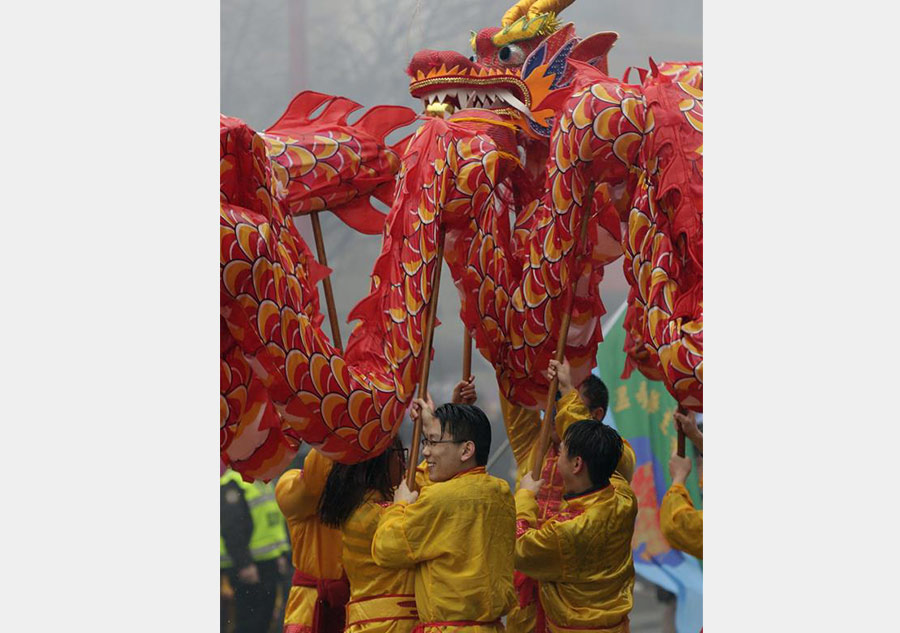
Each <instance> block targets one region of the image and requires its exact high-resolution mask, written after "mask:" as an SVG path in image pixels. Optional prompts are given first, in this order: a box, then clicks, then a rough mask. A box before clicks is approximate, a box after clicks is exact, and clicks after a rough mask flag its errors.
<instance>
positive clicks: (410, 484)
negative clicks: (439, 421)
mask: <svg viewBox="0 0 900 633" xmlns="http://www.w3.org/2000/svg"><path fill="white" fill-rule="evenodd" d="M435 260H436V261H435V269H434V277H433V282H432V291H431V297H430V298H429V300H428V317H427V319H428V320H427V322H426V324H425V341H424V345H423V347H422V353H423V354H424V357H423V358H422V374H421V377H420V379H419V392H418V396H417V397H419V398H422V399H425V400H427V399H428V396H427V394H428V374H429V372H430V370H431V348H432V343H433V341H434V322H435V317H436V315H437V305H438V294H439V293H440V289H441V268H442V267H443V265H444V231H443V230H440V232H439V233H438V244H437V257H436V258H435ZM421 437H422V416H421V415H419V417H418V418H417V419H416V421H415V422H414V423H413V436H412V446H410V447H409V464H408V465H407V470H406V486H407V488H409V489H410V490H414V489H415V485H416V466H417V465H418V461H419V442H420V441H421Z"/></svg>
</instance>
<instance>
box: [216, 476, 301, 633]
mask: <svg viewBox="0 0 900 633" xmlns="http://www.w3.org/2000/svg"><path fill="white" fill-rule="evenodd" d="M220 493H221V496H220V503H219V508H220V522H221V536H220V545H219V547H220V567H221V571H222V573H223V574H224V575H226V576H227V578H228V582H229V584H230V585H231V587H232V588H233V590H234V608H235V633H265V632H266V631H268V629H269V624H270V623H271V621H272V612H273V610H274V608H275V592H276V588H277V585H278V580H279V578H280V577H281V576H282V575H283V574H284V573H285V570H286V569H287V559H286V558H285V557H284V554H285V553H286V552H287V551H288V548H289V545H288V539H287V530H286V529H285V526H284V517H282V516H281V512H280V511H279V509H278V504H277V503H275V492H274V490H273V489H272V485H271V484H267V483H264V482H261V481H255V482H253V483H248V482H246V481H244V480H243V478H242V477H241V476H240V474H238V473H237V472H235V471H233V470H231V469H229V470H226V471H225V474H223V475H222V477H221V479H220ZM223 624H224V623H223Z"/></svg>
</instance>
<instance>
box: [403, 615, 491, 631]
mask: <svg viewBox="0 0 900 633" xmlns="http://www.w3.org/2000/svg"><path fill="white" fill-rule="evenodd" d="M501 624H502V622H501V621H500V618H497V619H496V620H491V621H490V622H479V621H478V620H448V621H447V622H420V623H419V624H418V625H416V628H414V629H413V630H412V633H425V627H426V626H500V625H501Z"/></svg>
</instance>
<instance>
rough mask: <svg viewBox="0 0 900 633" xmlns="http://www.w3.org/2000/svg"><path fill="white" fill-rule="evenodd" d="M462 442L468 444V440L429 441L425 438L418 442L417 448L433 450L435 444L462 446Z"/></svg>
mask: <svg viewBox="0 0 900 633" xmlns="http://www.w3.org/2000/svg"><path fill="white" fill-rule="evenodd" d="M463 442H468V440H429V439H428V438H427V437H423V438H422V439H421V440H419V447H420V448H421V449H422V450H425V448H426V447H428V448H434V446H435V444H462V443H463Z"/></svg>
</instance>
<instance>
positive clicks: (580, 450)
mask: <svg viewBox="0 0 900 633" xmlns="http://www.w3.org/2000/svg"><path fill="white" fill-rule="evenodd" d="M563 442H564V443H565V445H566V454H567V455H568V456H569V459H572V458H573V457H580V458H581V459H583V460H584V463H585V464H587V469H588V475H590V477H591V483H592V484H593V485H594V486H606V485H607V484H608V483H609V478H610V476H612V474H613V472H614V471H615V470H616V465H617V464H618V463H619V459H620V458H621V457H622V438H621V437H619V434H618V433H616V430H615V429H614V428H612V427H611V426H607V425H606V424H603V422H598V421H597V420H593V419H590V420H579V421H578V422H576V423H575V424H573V425H572V426H570V427H569V428H567V429H566V433H565V435H564V436H563Z"/></svg>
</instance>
